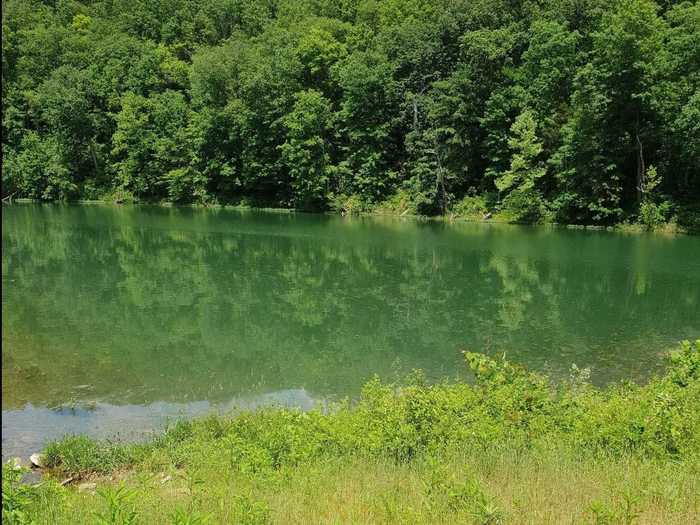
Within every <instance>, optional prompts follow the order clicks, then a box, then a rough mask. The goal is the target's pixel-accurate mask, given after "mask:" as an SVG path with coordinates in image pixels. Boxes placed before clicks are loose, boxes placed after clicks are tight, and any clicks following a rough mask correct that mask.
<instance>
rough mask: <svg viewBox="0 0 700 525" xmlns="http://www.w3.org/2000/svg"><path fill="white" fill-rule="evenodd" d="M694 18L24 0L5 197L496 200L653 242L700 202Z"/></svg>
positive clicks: (10, 16) (635, 10) (297, 1)
mask: <svg viewBox="0 0 700 525" xmlns="http://www.w3.org/2000/svg"><path fill="white" fill-rule="evenodd" d="M699 20H700V6H698V4H697V2H679V3H663V2H656V1H654V0H619V1H616V2H612V3H608V4H605V5H603V4H601V3H600V2H583V3H577V4H576V6H575V7H572V5H571V4H570V3H567V2H564V3H562V2H555V1H545V2H543V3H542V4H541V5H540V6H539V7H538V8H537V9H533V8H530V7H527V6H523V5H521V4H520V3H517V2H516V3H508V2H498V3H497V6H496V5H488V4H485V3H483V2H453V1H447V0H440V1H439V2H437V3H435V2H424V1H409V0H392V1H389V2H381V3H376V2H374V1H372V0H349V1H346V2H340V3H338V5H335V4H334V3H333V2H325V1H320V2H306V1H303V0H280V1H276V2H269V1H268V0H255V1H252V2H239V1H232V0H207V1H206V2H195V1H194V0H163V1H160V2H155V3H152V2H133V1H131V0H117V1H110V2H106V1H96V2H81V1H71V2H41V1H39V0H29V1H27V0H10V1H8V2H5V4H3V17H2V24H3V40H2V46H3V53H2V55H3V58H2V68H3V86H2V101H3V109H2V126H3V151H4V160H5V161H6V162H5V169H4V170H3V195H9V194H16V196H23V197H31V198H35V199H44V200H54V199H74V198H98V197H106V196H109V195H112V194H115V193H118V192H126V193H128V194H129V195H133V196H134V197H135V198H136V199H139V200H142V201H144V200H145V201H153V200H155V201H158V200H168V201H173V202H185V203H187V202H198V203H212V202H221V203H226V202H239V201H241V200H242V199H248V200H250V201H252V202H256V203H265V204H268V205H276V206H284V207H295V208H301V209H309V210H323V209H327V208H332V209H337V210H342V211H351V212H352V211H357V210H360V209H361V210H370V209H372V208H373V207H374V206H376V205H378V204H379V203H384V205H381V206H379V208H380V209H381V210H383V211H391V210H393V209H396V210H397V211H398V213H403V212H405V211H406V210H407V209H410V211H411V212H412V213H418V214H436V213H443V214H444V213H447V212H448V211H449V210H451V209H452V208H453V207H454V206H455V205H456V204H457V203H458V202H460V201H461V200H462V199H463V198H464V197H476V196H481V197H484V198H485V200H486V201H488V202H489V208H488V209H487V210H486V211H491V212H493V211H499V210H498V209H494V208H493V205H492V204H491V203H490V199H488V198H486V197H487V196H488V195H489V194H492V193H495V192H496V191H499V192H500V193H501V198H502V201H501V203H500V206H499V208H500V209H501V211H502V212H503V216H504V217H508V218H511V219H512V220H517V221H541V220H550V219H556V220H558V221H561V222H577V223H599V224H610V223H615V222H619V221H621V220H625V219H627V218H629V217H635V216H637V217H638V218H639V221H640V222H642V223H644V224H645V225H646V226H648V227H652V228H653V227H656V226H657V225H658V224H659V223H660V222H663V221H666V220H668V219H669V216H670V215H671V212H672V211H674V210H676V209H678V210H680V207H678V206H676V205H683V206H684V207H687V206H688V205H693V204H697V203H698V196H700V165H699V164H698V159H700V128H699V127H698V124H697V123H698V121H700V118H698V117H699V115H700V106H699V102H700V98H698V92H700V70H699V67H700V66H699V65H698V64H700V61H699V60H698V49H700V43H699V42H698V36H697V35H698V34H700V30H699V28H700V22H699ZM651 165H653V166H655V169H656V171H657V173H658V175H659V180H660V183H659V185H658V189H657V190H656V191H657V193H658V195H659V196H660V195H663V196H664V200H665V201H668V202H669V203H670V204H669V205H668V206H666V207H665V205H663V203H661V202H658V200H653V202H652V201H650V200H649V199H646V198H644V197H645V191H646V189H645V184H646V181H645V177H646V173H647V171H648V167H649V166H651ZM400 202H404V203H405V205H399V204H400ZM346 208H347V209H346ZM686 209H688V208H686ZM459 213H462V212H459ZM479 213H481V210H479ZM679 213H682V212H679ZM467 214H468V215H474V216H475V215H476V214H475V213H467Z"/></svg>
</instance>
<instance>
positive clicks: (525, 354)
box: [2, 204, 700, 457]
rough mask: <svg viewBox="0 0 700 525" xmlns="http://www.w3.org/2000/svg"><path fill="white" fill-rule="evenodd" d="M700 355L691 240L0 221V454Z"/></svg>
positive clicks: (129, 217)
mask: <svg viewBox="0 0 700 525" xmlns="http://www.w3.org/2000/svg"><path fill="white" fill-rule="evenodd" d="M697 337H700V239H699V238H697V237H685V236H679V237H666V236H655V235H624V234H618V233H610V232H591V231H582V230H566V229H548V228H527V227H516V226H503V225H486V224H452V225H450V224H445V223H442V222H417V221H414V220H401V219H395V218H394V219H383V220H379V219H374V218H372V219H370V218H342V217H331V216H317V215H305V214H281V213H264V212H241V211H233V210H222V209H217V210H198V209H190V208H161V207H118V206H102V205H100V206H96V205H95V206H70V205H23V204H22V205H12V206H3V208H2V343H3V347H2V449H3V456H4V457H8V456H12V455H17V454H20V455H26V454H28V453H29V452H33V451H35V450H36V449H38V448H39V447H41V446H42V444H43V443H45V441H46V440H47V439H54V438H56V437H60V436H61V435H63V434H65V433H77V432H85V433H89V434H91V435H95V436H101V437H109V436H115V435H118V436H122V437H126V438H138V437H139V436H142V435H143V434H144V433H147V432H149V431H151V430H153V429H156V428H159V427H160V426H162V424H163V423H164V422H165V421H166V420H167V419H168V418H172V417H178V416H181V415H192V414H202V413H207V412H211V411H228V410H235V409H241V408H243V409H247V408H255V407H258V406H261V405H269V404H282V405H287V406H296V407H302V408H309V407H311V406H313V405H314V404H315V403H319V402H325V401H328V400H335V399H339V398H342V397H345V396H349V397H354V396H356V395H357V394H358V392H359V390H360V388H361V386H362V384H363V383H364V382H365V381H366V380H367V379H368V378H370V377H371V376H372V375H373V374H378V375H379V376H380V377H383V378H386V379H389V380H391V379H395V378H397V377H401V376H403V375H405V374H406V373H408V372H409V371H410V370H412V369H414V368H421V369H423V370H424V371H425V373H426V375H427V376H428V377H429V378H432V379H437V378H442V377H452V378H454V377H459V376H461V375H463V374H464V366H463V364H462V359H461V351H463V350H477V351H484V352H489V353H492V354H496V353H501V352H506V353H507V354H508V356H509V357H510V358H511V359H513V360H516V361H519V362H522V363H524V364H527V365H528V366H530V367H533V368H535V369H538V370H544V371H547V372H548V373H550V374H553V375H555V376H557V377H562V376H564V375H566V374H567V373H568V371H569V370H570V367H571V365H572V363H576V364H577V365H578V366H580V367H590V368H591V372H592V378H593V380H594V381H595V382H597V383H600V384H602V383H606V382H609V381H613V380H618V379H620V378H630V377H632V378H636V379H644V378H645V377H647V376H648V375H649V374H650V373H652V372H654V371H655V370H658V369H659V368H660V367H661V366H662V364H663V361H662V358H661V353H662V352H663V351H664V350H665V349H667V348H669V347H671V346H673V345H675V344H676V342H677V341H678V340H680V339H684V338H697Z"/></svg>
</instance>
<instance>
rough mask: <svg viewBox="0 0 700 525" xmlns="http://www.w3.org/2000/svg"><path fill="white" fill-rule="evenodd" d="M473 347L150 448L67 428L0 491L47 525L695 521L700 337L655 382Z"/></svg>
mask: <svg viewBox="0 0 700 525" xmlns="http://www.w3.org/2000/svg"><path fill="white" fill-rule="evenodd" d="M465 359H466V362H467V365H468V367H469V368H470V369H471V371H472V373H473V374H474V376H475V383H474V384H470V383H465V382H459V381H457V382H454V383H442V384H437V385H427V384H425V383H424V382H423V381H421V379H420V377H418V376H416V377H415V378H414V379H413V380H409V381H407V382H405V383H402V384H396V383H388V384H387V383H381V382H380V381H379V380H376V379H375V380H371V381H369V382H368V383H367V384H366V386H365V389H364V391H363V397H362V399H361V400H360V402H359V404H358V405H356V406H348V405H340V406H339V407H338V410H337V411H331V412H326V413H324V412H321V411H311V412H306V413H304V412H300V411H296V410H289V409H270V410H265V411H260V412H255V413H243V414H239V415H235V416H233V417H230V416H229V417H224V416H209V417H204V418H199V419H195V420H188V421H180V422H178V423H176V424H175V425H173V426H171V427H169V428H168V429H167V430H166V431H165V432H163V433H161V434H159V435H157V436H156V437H154V438H153V439H152V440H150V441H147V442H145V443H140V444H121V443H113V442H106V441H96V440H93V439H89V438H86V437H83V436H74V437H70V436H69V437H66V438H64V439H62V440H60V441H58V442H54V443H52V444H49V445H48V447H47V448H46V449H45V451H44V453H43V454H37V455H33V457H32V463H33V464H34V465H35V467H34V469H33V470H32V473H33V474H34V475H33V476H31V477H32V478H33V479H32V480H30V482H33V481H36V474H37V473H41V474H44V475H43V476H42V478H41V479H42V480H41V481H40V482H39V483H35V484H30V485H27V484H23V482H22V479H23V477H24V476H27V475H28V472H29V471H28V470H27V469H25V468H22V467H19V466H16V464H15V465H13V464H12V463H7V464H5V465H4V466H3V501H5V499H6V498H8V499H9V500H10V501H23V502H24V503H23V504H20V505H19V508H20V510H21V511H22V512H23V513H24V514H25V515H27V516H30V517H31V518H33V519H35V520H36V521H37V522H40V523H44V522H47V521H48V522H52V523H91V522H92V521H90V520H91V519H93V518H94V516H96V515H98V514H100V513H103V512H106V511H110V509H111V511H112V512H124V513H128V515H133V516H137V517H138V518H139V519H140V520H141V521H143V522H145V523H166V522H167V523H171V522H174V523H211V522H213V523H231V522H234V523H250V524H255V525H258V524H259V525H262V524H267V523H309V522H318V521H319V520H321V521H324V520H323V518H324V517H331V516H335V517H336V518H337V517H338V516H340V515H341V514H342V515H344V516H346V517H348V516H355V517H356V519H350V517H348V521H349V522H353V523H354V522H358V521H359V522H372V523H406V522H411V523H426V524H427V523H449V522H459V523H461V522H475V523H484V524H497V523H530V522H537V523H543V522H550V521H551V519H552V516H556V519H555V522H558V523H561V522H581V520H582V519H583V518H586V520H587V521H590V519H592V521H593V522H595V523H600V522H601V521H600V519H597V518H600V517H601V516H603V517H605V516H607V517H610V516H613V517H616V519H614V520H613V521H612V522H615V523H617V522H627V523H631V522H632V521H631V520H632V519H634V521H635V523H657V522H659V519H660V518H661V517H663V518H665V521H664V522H665V523H677V524H686V523H693V517H694V516H697V510H698V509H700V479H698V478H697V476H696V473H697V469H698V468H699V467H700V414H698V412H697V410H696V406H697V403H698V401H699V398H698V396H699V395H700V390H699V388H698V387H700V340H698V341H696V342H694V343H693V344H691V343H690V342H687V341H686V342H684V343H682V344H681V345H680V348H679V349H678V350H676V351H674V352H672V353H671V354H670V362H669V367H668V369H667V370H666V371H665V373H664V374H662V375H660V376H657V377H655V378H654V379H653V380H652V381H650V382H649V383H648V384H646V385H637V384H635V383H621V384H618V385H614V386H610V387H606V388H604V389H599V388H596V387H593V386H591V385H590V384H589V383H588V382H587V377H586V374H585V373H584V372H583V371H582V372H580V373H578V374H574V375H572V377H571V379H570V380H569V381H568V382H567V383H566V384H565V385H562V386H560V387H555V386H553V385H552V384H551V383H550V382H549V381H548V379H547V377H546V376H544V375H541V374H537V373H532V372H529V371H528V370H527V369H525V368H523V367H521V366H518V365H515V364H512V363H510V362H508V361H506V360H505V359H492V358H489V357H486V356H485V355H483V354H476V353H465ZM659 400H665V401H664V402H663V403H664V405H663V406H661V407H660V406H659V402H660V401H659ZM670 407H673V409H672V410H669V408H670ZM668 486H674V487H677V490H675V491H674V492H673V493H672V494H671V493H669V492H668V491H666V490H665V488H664V487H668ZM127 496H128V497H127ZM22 497H24V499H22ZM387 498H389V499H387ZM557 501H566V504H565V505H562V504H555V503H552V502H557ZM163 502H166V504H165V505H164V504H163ZM387 505H388V507H387ZM177 508H181V509H185V511H184V512H186V516H187V517H189V518H192V517H193V516H195V515H196V516H199V517H200V518H201V521H177V520H176V519H175V518H173V517H172V516H173V515H172V512H173V509H177ZM406 509H410V510H411V512H410V513H409V514H404V513H403V512H404V511H405V510H406ZM397 513H398V514H397ZM361 516H364V517H365V519H364V521H363V519H362V518H361ZM369 516H371V518H369ZM624 516H627V517H628V518H630V519H628V520H627V521H625V519H623V518H624ZM205 517H206V518H205ZM604 522H605V523H608V522H610V521H604ZM119 523H122V522H121V521H120V522H119Z"/></svg>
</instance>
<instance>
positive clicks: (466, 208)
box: [452, 195, 488, 219]
mask: <svg viewBox="0 0 700 525" xmlns="http://www.w3.org/2000/svg"><path fill="white" fill-rule="evenodd" d="M452 211H453V213H455V215H457V216H459V217H463V218H466V219H481V218H482V217H483V216H484V215H485V214H486V212H487V211H488V208H487V206H486V199H485V198H484V197H482V196H481V195H475V196H469V195H467V196H466V197H464V198H463V199H462V200H461V201H459V202H458V203H456V204H455V205H454V207H453V208H452Z"/></svg>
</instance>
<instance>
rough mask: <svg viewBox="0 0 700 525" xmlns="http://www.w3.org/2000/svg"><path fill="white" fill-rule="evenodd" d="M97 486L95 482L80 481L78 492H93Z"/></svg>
mask: <svg viewBox="0 0 700 525" xmlns="http://www.w3.org/2000/svg"><path fill="white" fill-rule="evenodd" d="M96 488H97V483H81V484H80V485H78V492H93V491H94V490H95V489H96Z"/></svg>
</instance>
